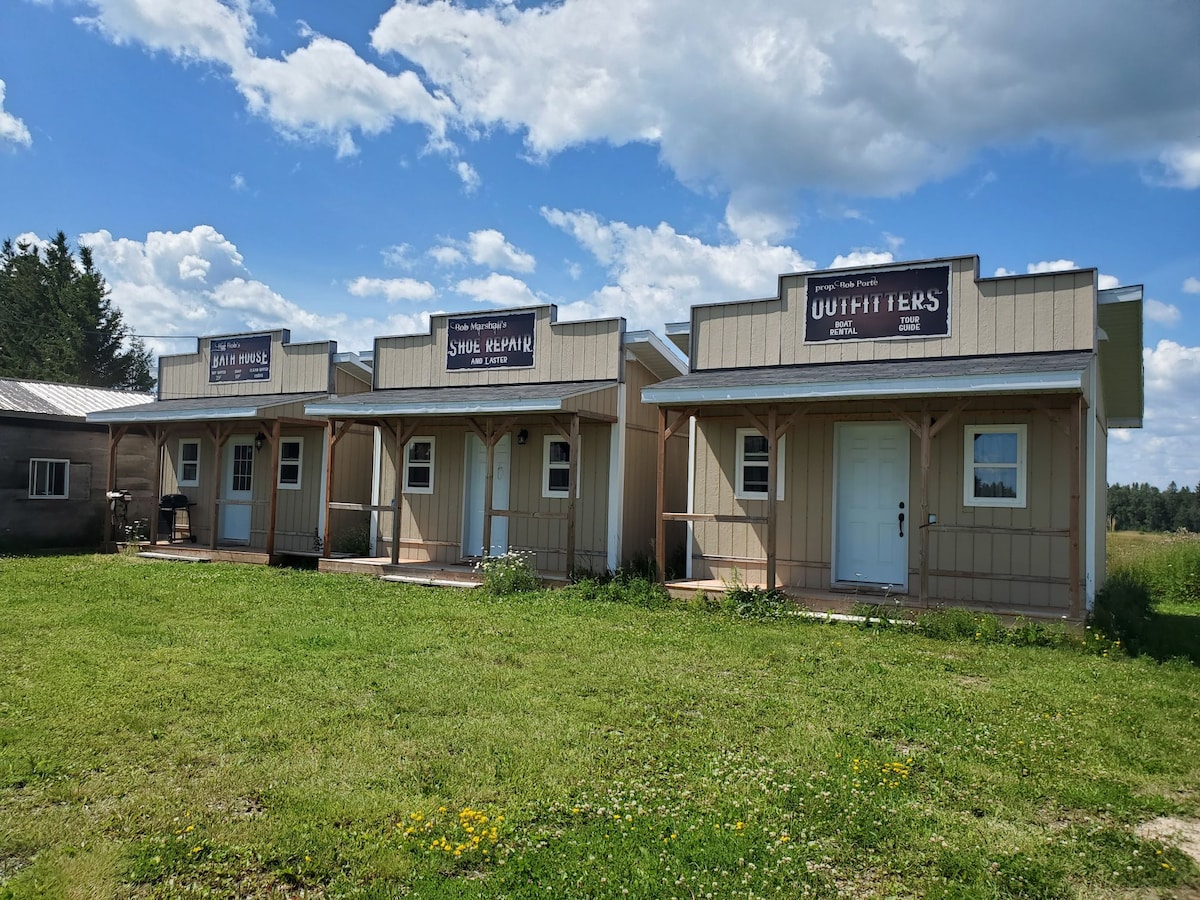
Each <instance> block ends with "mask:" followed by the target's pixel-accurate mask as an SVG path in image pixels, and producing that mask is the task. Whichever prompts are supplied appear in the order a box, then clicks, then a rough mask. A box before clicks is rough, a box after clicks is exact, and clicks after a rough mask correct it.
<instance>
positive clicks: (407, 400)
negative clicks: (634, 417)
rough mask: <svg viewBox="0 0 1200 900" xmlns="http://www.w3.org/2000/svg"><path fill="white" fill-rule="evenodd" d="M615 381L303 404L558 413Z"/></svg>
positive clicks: (368, 409)
mask: <svg viewBox="0 0 1200 900" xmlns="http://www.w3.org/2000/svg"><path fill="white" fill-rule="evenodd" d="M616 386H617V382H615V381H559V382H548V383H543V384H487V385H474V386H471V387H436V388H393V389H388V390H382V391H366V392H365V393H362V394H350V395H348V396H345V397H337V398H330V399H328V400H321V401H319V402H316V403H309V404H306V405H305V407H304V411H305V412H306V413H307V414H308V415H310V416H328V417H330V418H333V417H337V418H341V417H347V416H415V415H422V416H459V415H471V414H475V413H504V412H556V411H558V410H561V409H562V408H563V401H564V400H566V399H568V398H570V397H576V396H579V395H580V394H590V393H592V392H593V391H601V390H605V389H606V388H612V387H616Z"/></svg>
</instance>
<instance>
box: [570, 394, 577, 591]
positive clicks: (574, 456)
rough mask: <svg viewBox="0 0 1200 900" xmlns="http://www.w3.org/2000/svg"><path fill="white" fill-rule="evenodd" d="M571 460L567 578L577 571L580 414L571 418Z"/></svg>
mask: <svg viewBox="0 0 1200 900" xmlns="http://www.w3.org/2000/svg"><path fill="white" fill-rule="evenodd" d="M570 447H571V450H570V454H571V458H570V459H569V460H567V577H568V578H569V577H570V575H571V572H573V571H574V570H575V518H576V512H577V510H576V506H577V504H576V502H575V495H576V494H577V493H578V492H579V413H576V414H575V415H573V416H571V444H570Z"/></svg>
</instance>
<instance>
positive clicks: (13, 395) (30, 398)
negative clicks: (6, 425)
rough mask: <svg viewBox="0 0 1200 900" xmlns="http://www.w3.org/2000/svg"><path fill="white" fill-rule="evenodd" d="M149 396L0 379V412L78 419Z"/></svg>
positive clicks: (135, 402) (148, 396)
mask: <svg viewBox="0 0 1200 900" xmlns="http://www.w3.org/2000/svg"><path fill="white" fill-rule="evenodd" d="M153 399H154V395H153V394H141V393H137V392H134V391H116V390H112V389H111V388H98V387H86V386H84V385H79V384H53V383H51V382H47V381H24V380H19V379H15V378H0V413H18V414H21V415H34V416H54V417H58V418H72V419H82V418H84V417H85V416H86V415H87V414H88V413H91V412H97V411H99V410H102V409H113V408H116V407H124V406H133V405H136V404H139V403H145V402H146V401H148V400H153Z"/></svg>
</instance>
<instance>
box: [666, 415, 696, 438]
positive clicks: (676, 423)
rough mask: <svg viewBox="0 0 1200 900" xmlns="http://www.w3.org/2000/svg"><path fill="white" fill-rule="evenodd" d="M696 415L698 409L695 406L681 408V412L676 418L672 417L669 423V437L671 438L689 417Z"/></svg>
mask: <svg viewBox="0 0 1200 900" xmlns="http://www.w3.org/2000/svg"><path fill="white" fill-rule="evenodd" d="M694 415H696V410H695V409H694V408H692V409H683V410H680V411H679V414H678V415H676V416H675V418H674V419H672V420H671V421H670V422H669V424H668V425H667V437H668V438H669V437H672V436H674V434H675V432H677V431H678V430H679V429H680V427H681V426H682V425H683V423H684V422H686V421H688V419H690V418H691V417H692V416H694Z"/></svg>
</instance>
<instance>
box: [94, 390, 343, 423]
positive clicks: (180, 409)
mask: <svg viewBox="0 0 1200 900" xmlns="http://www.w3.org/2000/svg"><path fill="white" fill-rule="evenodd" d="M325 396H327V395H326V394H320V393H313V392H311V391H310V392H308V393H303V394H252V395H249V396H229V397H197V398H190V399H187V400H155V401H154V402H152V403H140V404H138V405H137V406H127V407H123V408H120V409H108V410H104V411H102V412H97V413H93V414H92V415H89V416H88V421H89V422H105V423H114V424H119V423H122V422H149V421H153V422H169V421H188V420H198V419H220V418H230V419H251V418H259V417H261V416H263V415H264V414H265V412H266V411H267V410H270V409H271V408H273V407H276V406H284V405H286V404H288V403H299V402H302V401H305V400H314V399H317V398H321V397H325Z"/></svg>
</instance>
